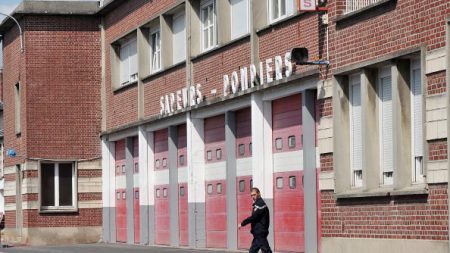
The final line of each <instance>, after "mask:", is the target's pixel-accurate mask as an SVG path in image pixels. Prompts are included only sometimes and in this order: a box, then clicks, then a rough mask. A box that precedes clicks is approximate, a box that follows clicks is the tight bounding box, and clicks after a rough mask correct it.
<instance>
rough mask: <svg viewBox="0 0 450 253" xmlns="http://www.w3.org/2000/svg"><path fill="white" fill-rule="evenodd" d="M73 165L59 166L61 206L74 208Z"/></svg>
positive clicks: (61, 164)
mask: <svg viewBox="0 0 450 253" xmlns="http://www.w3.org/2000/svg"><path fill="white" fill-rule="evenodd" d="M72 182H73V181H72V163H60V164H59V205H60V206H73V201H72V197H73V185H72Z"/></svg>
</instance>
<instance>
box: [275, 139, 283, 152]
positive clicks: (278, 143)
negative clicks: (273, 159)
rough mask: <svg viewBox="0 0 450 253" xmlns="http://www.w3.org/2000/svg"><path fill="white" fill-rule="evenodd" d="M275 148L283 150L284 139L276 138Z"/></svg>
mask: <svg viewBox="0 0 450 253" xmlns="http://www.w3.org/2000/svg"><path fill="white" fill-rule="evenodd" d="M275 148H276V149H277V150H282V149H283V139H281V138H276V139H275Z"/></svg>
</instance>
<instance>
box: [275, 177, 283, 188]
mask: <svg viewBox="0 0 450 253" xmlns="http://www.w3.org/2000/svg"><path fill="white" fill-rule="evenodd" d="M276 184H277V188H278V189H283V178H282V177H277V181H276Z"/></svg>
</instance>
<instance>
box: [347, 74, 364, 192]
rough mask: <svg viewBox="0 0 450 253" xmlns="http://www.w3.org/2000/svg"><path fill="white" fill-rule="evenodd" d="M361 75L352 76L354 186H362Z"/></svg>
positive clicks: (352, 161)
mask: <svg viewBox="0 0 450 253" xmlns="http://www.w3.org/2000/svg"><path fill="white" fill-rule="evenodd" d="M360 80H361V77H360V75H359V74H357V75H353V76H350V89H349V90H350V146H351V147H350V149H351V150H350V162H351V169H352V186H354V187H361V186H362V183H363V182H362V131H361V129H362V123H361V117H362V115H361V81H360Z"/></svg>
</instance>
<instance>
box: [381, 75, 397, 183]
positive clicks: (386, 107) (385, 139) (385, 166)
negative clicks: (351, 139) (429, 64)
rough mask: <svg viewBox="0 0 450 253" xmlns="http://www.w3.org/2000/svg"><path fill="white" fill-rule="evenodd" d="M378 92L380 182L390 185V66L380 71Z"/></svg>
mask: <svg viewBox="0 0 450 253" xmlns="http://www.w3.org/2000/svg"><path fill="white" fill-rule="evenodd" d="M378 94H379V96H380V115H379V122H380V142H381V151H380V156H381V170H382V171H381V173H382V184H383V185H392V184H393V174H394V163H393V161H394V159H393V158H394V157H393V152H394V145H393V144H394V143H393V134H392V77H391V72H390V68H385V69H382V70H381V71H380V76H379V79H378Z"/></svg>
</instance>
